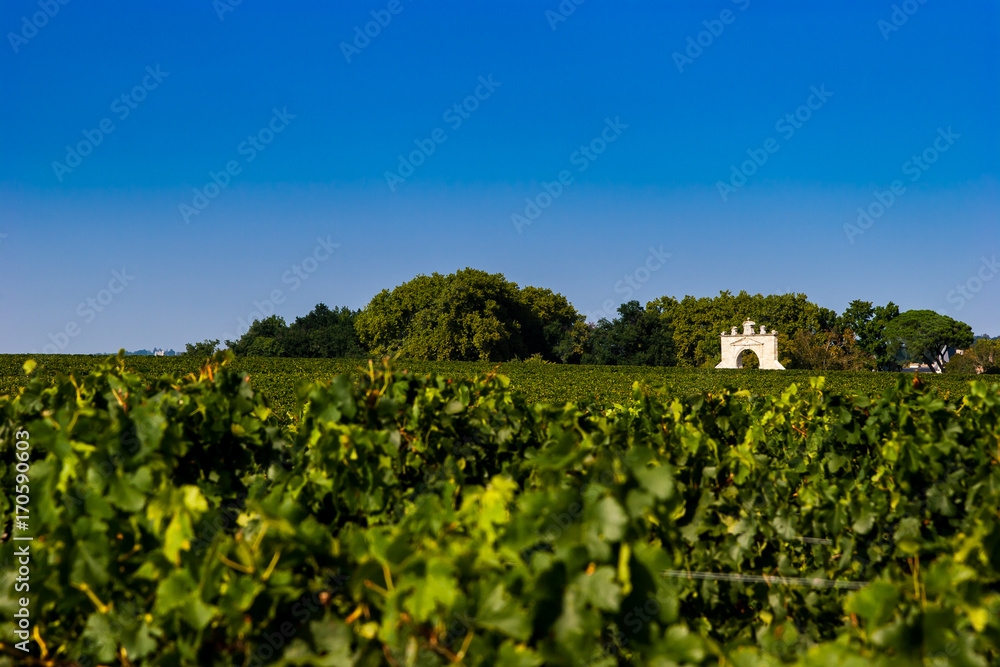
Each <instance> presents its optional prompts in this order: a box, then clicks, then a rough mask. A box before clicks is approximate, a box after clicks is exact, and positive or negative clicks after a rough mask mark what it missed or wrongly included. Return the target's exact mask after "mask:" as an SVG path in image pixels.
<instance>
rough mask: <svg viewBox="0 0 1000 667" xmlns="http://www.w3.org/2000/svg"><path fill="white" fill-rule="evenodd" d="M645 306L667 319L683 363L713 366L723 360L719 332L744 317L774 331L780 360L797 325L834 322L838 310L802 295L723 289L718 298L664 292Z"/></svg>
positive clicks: (821, 327)
mask: <svg viewBox="0 0 1000 667" xmlns="http://www.w3.org/2000/svg"><path fill="white" fill-rule="evenodd" d="M646 307H647V309H650V308H651V309H653V310H654V311H656V312H657V313H659V314H660V315H661V316H662V317H664V318H666V319H667V320H668V321H669V322H670V323H671V327H672V329H673V340H674V348H675V350H676V355H677V363H678V364H679V365H681V366H695V367H714V366H715V365H716V364H718V363H719V361H720V359H721V346H720V345H719V334H720V333H721V332H722V331H729V330H730V329H731V328H732V327H734V326H735V327H739V326H740V325H742V323H743V320H745V319H751V320H753V321H754V322H756V323H757V324H758V325H763V326H766V327H767V328H768V330H769V331H778V333H779V334H780V335H779V338H778V351H779V355H780V357H781V358H782V359H786V358H787V357H788V345H789V341H790V340H791V339H792V338H794V336H795V334H797V333H798V332H799V330H806V331H808V332H810V333H816V332H818V331H825V330H829V329H831V328H832V327H833V326H834V325H835V324H836V313H834V312H833V311H832V310H829V309H827V308H822V307H820V306H818V305H816V304H815V303H812V302H811V301H809V299H808V297H807V296H806V295H805V294H770V295H767V296H763V295H761V294H754V295H751V294H749V293H747V292H740V293H739V294H736V295H734V294H732V293H731V292H729V291H725V292H719V295H718V296H716V297H702V298H695V297H693V296H686V297H684V298H683V299H682V300H680V301H678V300H677V299H675V298H674V297H671V296H664V297H660V298H659V299H656V300H654V301H651V302H649V303H648V304H646ZM751 363H752V362H751Z"/></svg>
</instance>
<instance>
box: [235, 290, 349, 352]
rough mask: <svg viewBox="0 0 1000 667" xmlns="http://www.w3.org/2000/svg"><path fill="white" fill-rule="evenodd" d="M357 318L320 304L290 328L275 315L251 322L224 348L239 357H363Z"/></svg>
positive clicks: (281, 318) (282, 319) (342, 310)
mask: <svg viewBox="0 0 1000 667" xmlns="http://www.w3.org/2000/svg"><path fill="white" fill-rule="evenodd" d="M356 317H357V312H356V311H352V310H350V309H349V308H345V307H341V308H334V309H332V310H331V309H330V308H328V307H327V306H326V304H323V303H320V304H317V305H316V307H315V308H313V310H312V311H311V312H310V313H309V314H308V315H305V316H304V317H297V318H296V319H295V321H294V322H292V324H290V325H286V324H285V320H284V318H283V317H280V316H278V315H271V316H270V317H268V318H265V319H263V320H254V322H253V324H251V325H250V329H249V330H248V331H247V332H246V333H244V334H243V335H242V336H240V339H239V340H237V341H231V340H227V341H226V346H227V347H229V348H230V349H231V350H233V352H235V353H236V355H237V356H241V357H339V358H343V357H363V356H365V350H364V348H362V347H361V344H360V342H359V341H358V336H357V334H356V333H355V330H354V320H355V318H356ZM216 342H217V341H216Z"/></svg>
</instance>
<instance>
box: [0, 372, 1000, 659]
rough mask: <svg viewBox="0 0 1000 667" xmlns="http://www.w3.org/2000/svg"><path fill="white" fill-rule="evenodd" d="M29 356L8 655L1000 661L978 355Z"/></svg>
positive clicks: (994, 412) (6, 573) (10, 407)
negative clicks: (721, 368) (589, 363)
mask: <svg viewBox="0 0 1000 667" xmlns="http://www.w3.org/2000/svg"><path fill="white" fill-rule="evenodd" d="M43 360H44V362H43V363H44V365H43V366H37V367H36V366H35V365H34V363H33V362H28V363H25V362H26V361H27V358H25V357H14V356H5V357H2V358H0V364H3V368H2V369H0V372H2V375H0V382H2V383H4V384H2V385H0V394H7V393H9V395H7V396H0V477H2V480H3V494H2V495H0V511H2V513H3V516H4V517H5V527H4V531H3V532H4V536H3V542H2V545H0V562H2V567H0V579H2V582H0V609H2V610H3V616H2V621H0V665H2V666H6V665H14V664H18V665H21V664H28V665H51V666H73V667H77V666H81V667H93V666H94V665H120V666H122V667H126V666H128V665H164V666H178V667H179V666H188V665H190V666H196V665H197V666H216V665H218V666H227V667H228V666H236V665H239V666H244V667H252V666H257V665H280V666H289V667H290V666H293V665H317V666H323V665H329V666H338V667H339V666H347V665H354V666H358V667H362V666H372V667H374V666H380V665H392V666H396V665H400V666H401V665H468V666H482V667H493V666H497V667H537V666H540V665H560V666H571V665H573V666H575V665H595V666H598V665H599V666H602V667H613V666H616V665H643V666H645V665H653V666H657V667H668V666H675V665H704V666H708V665H712V666H713V667H714V666H719V665H725V666H727V667H728V666H736V667H744V666H746V667H751V666H754V667H756V666H758V665H786V664H787V665H802V666H806V665H808V666H821V665H822V666H827V665H829V666H831V667H832V666H834V665H858V666H864V667H880V666H886V667H888V666H890V665H892V666H896V665H924V664H941V665H968V666H986V665H994V664H998V662H1000V509H998V508H1000V465H998V463H1000V386H998V384H996V382H995V381H994V382H993V383H992V384H991V383H990V382H987V381H982V380H977V381H973V382H970V381H969V380H968V379H967V378H959V379H956V378H954V377H947V378H946V377H941V376H938V377H933V378H928V377H924V376H921V377H919V378H916V377H914V376H902V375H898V376H897V375H888V374H875V373H867V374H865V373H836V374H830V376H829V377H827V378H824V377H820V376H819V374H816V373H805V372H791V371H789V372H781V373H773V372H772V373H768V372H754V371H731V372H708V371H704V370H684V369H664V370H659V369H655V368H643V369H638V368H627V367H564V366H552V365H546V364H532V363H508V364H503V365H501V366H500V367H499V368H495V367H494V366H491V365H484V364H458V363H435V364H430V363H420V364H418V363H409V362H406V363H403V362H396V364H395V365H391V364H387V365H385V366H378V365H368V364H366V365H365V366H364V367H362V368H359V367H358V366H359V364H358V363H357V362H344V361H340V362H333V361H330V362H313V361H306V360H301V361H300V360H287V359H283V360H267V359H241V360H234V359H231V358H226V357H224V356H223V355H221V354H220V355H218V356H217V357H216V358H215V361H214V362H213V363H210V364H206V365H204V366H201V367H199V365H198V363H197V361H191V360H186V359H180V360H172V359H171V360H164V359H151V358H142V359H139V358H125V357H122V356H119V357H118V358H117V359H112V360H109V361H102V360H99V359H92V358H85V357H45V358H43ZM15 364H16V366H15ZM400 364H402V365H400ZM345 373H350V375H347V374H345ZM296 378H305V380H303V381H300V382H296V381H295V379H296ZM21 443H25V444H23V445H22V444H21ZM22 453H23V454H24V455H23V456H22ZM19 463H27V464H28V465H26V466H21V467H19ZM25 469H27V471H25ZM22 500H23V502H22ZM15 505H16V506H18V507H20V506H24V507H26V508H27V509H26V513H25V514H23V515H19V514H16V512H15ZM15 517H17V519H22V518H23V519H24V524H25V527H18V526H17V525H16V524H15V523H14V519H15ZM19 536H20V537H26V536H30V537H31V538H32V540H30V542H28V541H16V540H17V538H18V537H19ZM25 544H30V554H31V555H30V558H29V563H28V564H27V565H25V566H24V567H26V568H27V569H28V574H25V573H24V567H20V565H19V564H20V563H23V561H20V560H19V556H18V555H17V554H20V553H23V551H18V550H19V549H24V548H25V547H24V546H23V545H25ZM19 567H20V569H19ZM19 577H20V578H21V579H19ZM22 579H23V580H24V581H28V580H30V590H23V592H15V591H16V590H17V591H22V589H21V588H18V589H15V586H18V585H20V584H19V582H20V581H21V580H22ZM23 609H26V610H27V611H26V612H24V614H23V616H16V615H15V614H19V613H21V611H20V610H23ZM20 618H27V619H29V620H28V623H27V625H28V629H24V628H25V624H23V623H21V622H20V620H19V619H20ZM19 631H20V632H24V633H26V636H28V637H30V641H29V642H28V644H25V646H27V647H29V648H30V656H29V654H26V653H24V652H22V651H21V650H20V649H19V648H18V647H17V642H19V641H20V640H19V639H18V637H19V635H18V634H17V633H18V632H19Z"/></svg>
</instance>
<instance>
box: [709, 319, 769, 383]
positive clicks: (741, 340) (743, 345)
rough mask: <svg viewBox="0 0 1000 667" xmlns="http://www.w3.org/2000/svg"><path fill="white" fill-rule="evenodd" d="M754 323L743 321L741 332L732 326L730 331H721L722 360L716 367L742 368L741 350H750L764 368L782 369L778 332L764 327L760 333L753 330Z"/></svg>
mask: <svg viewBox="0 0 1000 667" xmlns="http://www.w3.org/2000/svg"><path fill="white" fill-rule="evenodd" d="M753 327H754V323H753V322H751V321H750V320H746V321H745V322H743V333H736V327H733V330H732V332H731V333H728V334H727V333H726V332H725V331H723V332H722V361H720V362H719V364H718V365H717V366H716V368H743V358H742V356H741V355H742V354H743V352H745V351H747V350H750V351H751V352H753V353H754V354H756V355H757V359H759V360H760V367H761V368H764V369H771V370H778V371H783V370H785V367H784V366H782V365H781V363H779V362H778V332H777V331H771V332H768V331H767V330H766V328H765V327H763V326H762V327H761V328H760V333H756V332H755V331H754V330H753Z"/></svg>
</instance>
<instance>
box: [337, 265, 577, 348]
mask: <svg viewBox="0 0 1000 667" xmlns="http://www.w3.org/2000/svg"><path fill="white" fill-rule="evenodd" d="M578 321H580V317H579V315H578V314H577V313H576V310H575V309H574V308H573V307H572V306H571V305H570V304H569V302H568V301H566V299H565V297H562V296H561V295H559V294H555V293H553V292H551V291H550V290H544V289H538V288H532V287H527V288H525V289H523V290H522V289H519V288H518V286H517V284H515V283H512V282H510V281H508V280H507V279H506V278H504V276H503V274H499V273H496V274H491V273H486V272H485V271H479V270H476V269H470V268H466V269H463V270H461V271H457V272H456V273H453V274H450V275H447V276H443V275H440V274H438V273H434V274H431V275H430V276H423V275H421V276H417V277H416V278H414V279H413V280H410V281H408V282H406V283H403V284H402V285H400V286H398V287H396V288H395V289H393V290H382V292H380V293H379V294H377V295H375V297H374V298H373V299H372V300H371V302H369V303H368V305H367V306H366V307H365V308H364V310H362V311H361V313H360V314H359V315H358V316H357V319H356V320H355V329H356V331H357V333H358V337H359V339H360V340H361V343H362V345H364V346H365V347H366V348H367V349H369V350H371V352H372V354H373V355H385V354H393V353H396V352H398V353H399V354H400V355H401V356H403V357H405V358H412V359H427V360H441V361H443V360H466V361H472V360H487V361H505V360H510V359H514V358H527V357H530V356H532V355H535V354H541V355H542V356H543V357H545V358H549V359H558V358H560V355H562V357H565V358H568V357H569V356H571V353H572V347H573V345H572V344H568V343H567V341H568V342H569V343H572V342H573V340H574V339H573V334H574V331H575V330H576V327H575V324H576V322H578ZM567 336H568V338H567ZM556 348H558V352H557V350H556Z"/></svg>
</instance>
